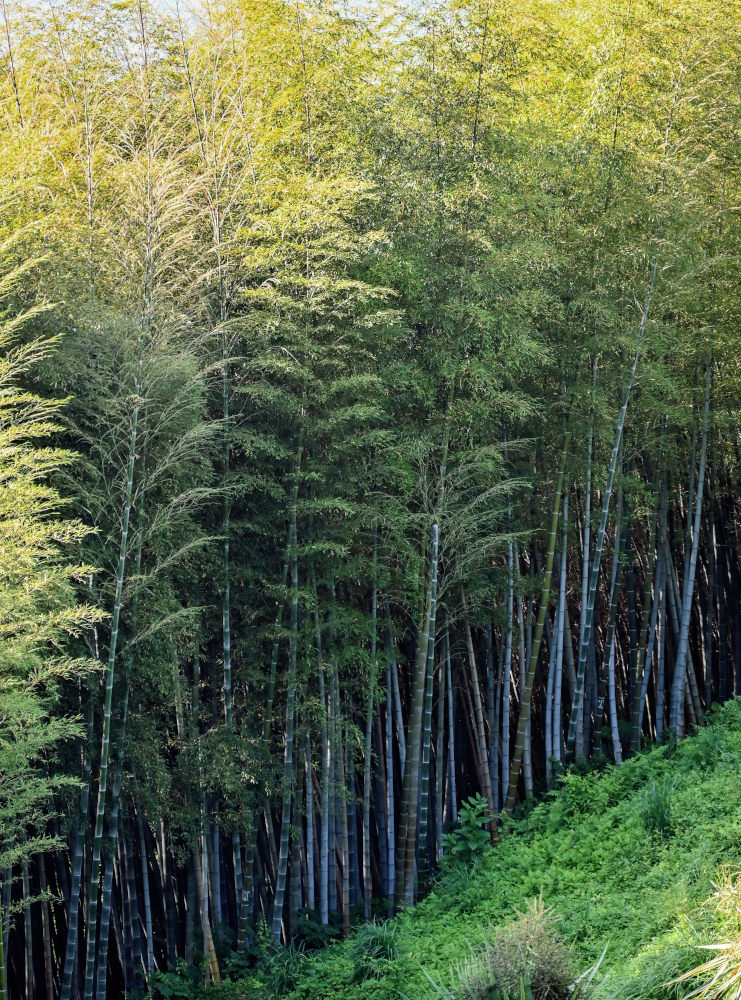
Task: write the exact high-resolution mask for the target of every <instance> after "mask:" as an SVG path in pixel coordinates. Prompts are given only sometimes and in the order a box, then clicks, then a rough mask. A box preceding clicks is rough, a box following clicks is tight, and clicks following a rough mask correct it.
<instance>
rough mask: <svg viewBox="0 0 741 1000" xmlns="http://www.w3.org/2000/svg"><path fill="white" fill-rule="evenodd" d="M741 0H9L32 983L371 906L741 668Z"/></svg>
mask: <svg viewBox="0 0 741 1000" xmlns="http://www.w3.org/2000/svg"><path fill="white" fill-rule="evenodd" d="M740 14H741V11H740V10H739V7H738V4H737V3H735V2H730V3H722V4H721V3H714V2H712V0H690V2H687V3H684V4H676V5H675V4H672V3H670V2H668V0H621V2H620V3H616V4H608V3H607V2H605V0H587V2H585V3H582V2H577V0H566V2H565V3H564V2H562V3H551V2H550V0H517V2H516V3H510V4H504V3H500V2H497V0H491V2H489V0H436V2H434V3H432V2H431V3H427V4H425V3H422V4H409V5H400V6H396V5H393V4H390V3H383V2H381V0H378V2H376V3H373V4H368V5H361V4H354V3H347V4H344V3H340V2H339V0H338V2H336V3H333V2H331V0H297V2H295V3H294V2H288V0H221V2H218V3H204V4H203V5H202V6H199V7H196V8H188V9H185V8H184V7H182V6H179V5H178V3H177V0H175V2H174V3H173V4H172V5H161V4H160V5H154V6H150V5H149V4H147V3H146V2H145V0H124V2H121V3H113V2H111V0H53V2H51V0H49V2H48V3H44V4H43V5H40V6H37V5H34V4H30V3H29V4H27V5H25V6H23V7H20V6H17V5H15V4H13V3H11V2H10V0H2V15H3V31H2V59H3V62H2V77H1V78H0V88H1V91H0V96H1V100H2V133H1V140H0V141H1V142H2V157H1V159H0V171H1V172H2V182H1V183H0V199H2V214H1V215H0V230H1V232H0V245H2V260H1V261H0V268H1V270H2V276H1V277H0V294H1V295H2V299H3V306H2V327H1V328H0V477H1V478H0V519H1V520H2V532H1V533H0V534H1V537H0V560H1V566H0V571H1V574H2V577H1V579H2V586H0V636H1V637H2V641H1V642H0V672H1V676H2V684H1V685H0V821H1V825H2V842H1V843H0V871H1V873H2V874H1V885H2V888H1V892H0V900H1V903H0V907H1V911H2V934H0V997H2V998H3V1000H5V998H7V997H16V998H26V1000H31V998H42V997H43V998H48V1000H51V998H56V997H61V998H62V1000H72V998H81V1000H93V998H97V1000H104V998H106V997H110V998H112V997H119V996H122V995H123V994H124V991H126V993H127V995H130V996H133V995H136V991H137V990H139V991H146V989H147V987H148V985H150V984H151V982H152V977H153V976H154V975H155V974H156V971H157V970H160V971H161V970H165V969H170V970H172V969H174V968H175V967H176V965H177V963H178V962H180V961H182V962H184V963H185V964H186V965H187V966H193V965H194V964H198V963H201V967H202V970H203V976H204V978H205V979H206V980H210V981H212V982H214V983H218V982H219V981H221V979H222V978H223V977H225V976H228V975H230V974H231V973H233V972H234V971H235V970H237V971H239V970H245V969H247V968H249V965H250V962H251V961H253V958H254V955H255V953H256V950H257V949H259V948H260V947H267V946H268V945H267V942H268V940H269V939H271V938H272V939H273V940H274V942H276V943H277V946H281V945H287V944H288V943H290V942H291V941H296V942H303V943H304V944H305V946H306V947H312V946H314V945H316V944H317V943H319V942H323V941H326V940H329V939H330V938H331V937H332V936H333V935H341V934H347V933H348V931H349V929H350V926H351V924H355V923H357V922H359V921H363V920H368V919H370V918H371V916H373V915H377V916H385V915H386V914H387V913H391V912H394V910H395V909H398V908H400V907H406V906H410V905H412V904H413V903H414V902H415V899H416V898H418V897H419V896H420V895H422V894H424V893H425V892H426V891H427V888H428V887H429V885H430V880H431V878H432V877H433V875H434V872H435V869H436V868H437V866H438V864H439V862H440V859H441V856H442V854H443V836H444V834H445V832H446V831H448V830H449V829H451V827H452V826H453V825H454V824H455V822H456V821H457V815H458V812H457V811H458V808H459V806H460V804H461V802H462V801H463V800H465V799H467V798H469V797H470V796H473V795H477V794H478V795H480V796H482V797H483V798H484V799H485V800H486V803H487V805H488V810H489V812H490V814H491V816H492V817H494V816H501V817H505V816H506V815H507V814H511V813H512V811H513V809H515V808H521V806H520V805H519V804H518V803H526V802H527V800H528V799H530V798H531V797H533V796H538V795H542V794H543V793H544V792H545V791H546V790H547V789H550V788H553V787H554V786H555V784H556V782H557V781H558V775H559V773H560V772H561V771H562V770H563V769H564V768H566V767H569V766H571V765H573V764H576V765H577V766H581V767H590V766H595V767H597V766H601V765H602V764H603V763H612V762H614V764H615V765H619V764H620V763H621V761H622V760H623V758H624V757H625V756H626V755H629V754H632V753H635V752H637V751H638V750H639V748H640V747H641V744H642V743H644V744H646V743H648V742H650V741H664V740H669V739H676V738H680V737H682V736H683V735H684V734H685V733H686V732H688V731H689V730H691V729H693V728H694V727H697V726H700V725H701V724H702V722H703V718H704V716H705V714H706V713H707V712H708V711H709V710H710V708H711V706H712V704H713V702H718V701H723V700H726V699H728V698H731V697H733V696H734V695H739V694H741V550H740V548H739V541H740V540H739V515H740V513H741V511H740V510H739V501H738V496H739V486H740V485H741V483H740V482H739V457H740V456H739V423H738V403H739V389H740V388H741V369H739V356H740V355H739V349H740V348H741V333H740V332H739V331H740V326H739V324H740V321H741V297H740V296H739V291H738V287H737V286H738V280H737V275H738V263H739V236H740V235H741V229H740V228H739V221H738V204H739V194H740V193H741V192H740V186H739V180H740V175H739V166H740V164H741V161H740V158H741V145H740V143H741V139H740V137H739V124H740V122H739V115H740V111H739V109H740V108H741V102H739V83H740V82H741V78H740V76H739V73H740V72H741V70H740V67H741V60H740V58H739V57H740V56H741V17H740V16H739V15H740ZM490 834H491V838H492V839H493V840H496V839H497V837H499V836H502V835H503V834H502V828H501V823H500V822H499V821H497V820H493V819H492V822H491V824H490Z"/></svg>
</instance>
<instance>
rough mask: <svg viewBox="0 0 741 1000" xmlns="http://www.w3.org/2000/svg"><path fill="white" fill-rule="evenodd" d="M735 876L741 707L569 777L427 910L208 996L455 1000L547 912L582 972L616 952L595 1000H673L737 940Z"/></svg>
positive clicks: (446, 881)
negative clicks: (489, 957)
mask: <svg viewBox="0 0 741 1000" xmlns="http://www.w3.org/2000/svg"><path fill="white" fill-rule="evenodd" d="M739 869H741V703H740V702H738V701H736V702H732V703H729V704H728V705H726V706H725V707H724V708H723V709H721V710H718V711H717V712H715V713H714V714H713V715H712V717H711V719H710V722H709V725H708V726H707V727H706V728H703V729H702V730H701V731H700V732H699V733H698V734H697V735H696V736H694V737H692V738H689V739H687V740H685V741H683V742H682V743H680V744H679V745H678V746H677V745H674V744H673V743H669V744H667V745H665V746H659V747H656V748H653V749H650V750H647V751H645V752H643V753H641V754H640V755H638V756H636V757H633V758H632V759H630V760H627V761H626V762H625V763H624V764H623V765H622V766H621V767H619V768H612V767H610V768H607V769H605V770H604V771H602V772H600V773H580V772H579V770H578V769H573V770H572V771H571V772H569V773H567V774H566V775H564V776H563V778H562V779H561V781H560V783H559V787H558V789H557V790H555V791H554V792H552V793H550V794H549V795H548V796H547V798H546V799H545V800H544V801H542V802H541V803H539V804H538V805H537V806H535V807H534V808H533V809H532V811H531V812H530V813H529V814H528V815H526V816H525V817H523V818H520V819H518V820H515V821H512V822H511V823H509V824H508V826H507V827H506V830H505V831H503V835H502V837H501V839H500V842H499V843H498V844H497V845H495V846H494V847H491V848H487V849H485V850H484V851H482V853H481V854H480V856H479V857H478V858H477V859H476V860H475V862H474V863H473V864H470V865H467V866H466V865H460V864H451V865H449V866H448V867H447V869H446V870H445V872H444V873H443V875H442V876H441V877H440V879H439V881H438V882H437V883H436V885H435V887H434V889H433V891H432V892H431V893H430V895H429V896H428V897H427V898H426V899H425V900H424V901H423V902H421V903H420V904H419V905H418V906H416V907H414V908H413V909H410V910H408V911H406V912H404V913H402V914H400V915H399V916H398V917H397V918H396V919H395V920H394V921H392V922H391V923H389V924H386V925H384V926H383V927H382V928H379V929H378V933H374V932H373V929H372V927H371V928H370V929H369V928H365V929H362V930H360V931H359V932H358V934H357V935H356V936H355V937H354V938H351V939H350V940H349V941H347V942H341V943H340V942H337V943H332V944H330V945H328V946H327V947H326V948H323V949H321V950H319V951H316V952H312V953H307V954H301V953H300V952H296V951H292V952H288V953H287V952H286V951H285V950H284V951H283V952H282V954H281V957H280V959H278V958H276V957H273V958H267V959H266V960H265V961H264V962H263V963H262V965H261V967H260V968H259V969H258V971H257V972H255V973H253V974H252V975H250V976H249V977H248V978H246V979H244V980H241V981H238V982H235V983H230V984H224V985H223V986H222V987H220V988H218V991H214V990H212V991H210V992H209V996H210V997H214V996H216V995H217V993H218V995H219V997H221V996H223V997H225V998H226V997H229V998H238V997H249V998H250V1000H252V998H255V1000H256V998H258V997H270V996H282V997H286V998H289V1000H335V998H336V1000H340V998H341V1000H397V998H409V1000H428V998H432V997H435V996H438V997H439V996H441V995H442V996H449V997H460V996H462V995H463V993H462V992H461V983H462V979H464V978H465V969H466V966H467V963H468V964H470V961H471V960H472V958H475V956H476V954H477V951H478V950H479V949H482V948H483V947H484V945H485V943H486V942H491V941H492V940H494V939H495V938H496V935H497V929H498V928H501V927H502V925H507V924H508V923H509V922H513V921H516V920H517V919H518V914H522V913H525V912H526V911H527V910H528V907H532V906H533V901H534V900H539V901H540V902H539V904H538V905H541V906H542V907H543V908H545V909H546V910H547V911H548V912H549V913H550V914H552V917H553V919H554V920H556V921H557V927H558V934H559V936H560V937H561V938H562V939H563V941H564V942H565V944H566V946H567V947H568V950H569V952H570V954H571V956H572V958H573V963H574V968H575V969H576V970H577V971H578V970H584V969H588V968H589V967H590V966H593V965H594V964H595V962H596V961H597V960H598V959H599V958H600V956H601V955H602V952H603V951H604V950H605V949H606V951H605V956H604V960H603V961H602V963H601V965H600V967H599V972H598V974H597V976H595V979H594V982H593V986H592V992H593V995H594V996H595V1000H607V998H610V1000H613V998H615V1000H623V998H624V1000H639V998H640V1000H668V998H670V997H676V996H683V995H685V994H686V993H687V992H688V991H689V990H690V989H691V988H692V983H691V982H690V983H689V984H688V983H687V982H683V983H681V984H675V985H673V986H667V985H666V984H667V982H668V981H669V980H671V979H673V978H675V977H677V976H679V975H681V974H683V973H685V972H686V971H687V970H689V969H691V968H693V967H694V966H696V965H698V964H699V963H700V962H701V961H703V960H704V958H707V956H708V952H706V951H705V952H703V951H701V950H700V947H699V946H700V945H701V944H702V943H707V942H713V941H720V940H725V939H726V938H727V937H729V935H730V936H732V935H733V934H735V933H737V932H738V931H739V930H740V929H741V917H739V913H738V909H737V908H736V909H734V907H730V908H729V907H727V906H726V907H725V909H723V908H719V907H718V906H715V905H714V903H713V900H714V899H715V898H716V896H717V887H718V886H719V885H725V886H726V887H727V886H728V885H729V884H731V885H733V873H734V872H735V871H737V870H739ZM729 913H730V916H729ZM734 921H735V924H734ZM731 924H733V925H734V926H730V925H731ZM168 979H169V982H170V985H168V983H167V982H165V981H163V983H162V984H161V987H158V988H160V989H162V993H161V994H160V995H161V996H163V997H164V996H177V995H184V994H178V993H176V992H169V991H171V990H172V988H173V983H172V977H168ZM222 991H223V992H222ZM155 995H157V994H155Z"/></svg>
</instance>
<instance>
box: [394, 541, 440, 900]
mask: <svg viewBox="0 0 741 1000" xmlns="http://www.w3.org/2000/svg"><path fill="white" fill-rule="evenodd" d="M437 555H438V526H437V524H433V526H432V548H431V554H430V571H429V583H428V585H427V588H426V590H427V594H426V600H425V605H426V606H425V615H424V619H423V629H422V634H421V636H420V640H419V643H418V646H417V656H416V663H415V678H414V691H413V696H412V710H411V714H410V720H409V745H408V747H407V759H406V768H405V771H404V783H403V787H402V801H401V815H400V821H399V840H398V845H399V863H398V866H397V872H396V887H395V895H396V898H397V902H399V901H403V902H404V904H405V905H406V906H411V905H412V903H413V902H414V875H415V862H416V850H415V848H416V842H417V808H418V793H419V778H420V759H421V750H422V716H423V711H424V696H425V689H426V680H427V657H428V644H429V638H430V634H433V635H434V628H435V614H436V609H437Z"/></svg>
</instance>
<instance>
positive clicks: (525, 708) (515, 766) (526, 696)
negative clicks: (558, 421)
mask: <svg viewBox="0 0 741 1000" xmlns="http://www.w3.org/2000/svg"><path fill="white" fill-rule="evenodd" d="M569 437H570V435H569V432H568V431H567V432H566V433H565V434H564V437H563V445H562V446H561V460H560V463H559V471H558V477H557V479H556V492H555V499H554V501H553V515H552V517H551V532H550V535H549V538H548V550H547V555H546V564H545V572H544V575H543V586H542V589H541V592H540V606H539V608H538V620H537V623H536V626H535V636H534V639H533V645H532V649H531V651H530V662H529V664H528V668H527V674H526V676H525V684H524V687H523V690H522V696H521V699H520V717H519V720H518V723H517V735H516V737H515V748H514V752H513V754H512V763H511V764H510V769H509V785H508V788H507V798H506V800H505V803H504V810H505V812H506V813H507V815H508V816H511V815H512V810H513V809H514V807H515V799H516V797H517V784H518V781H519V777H520V764H521V763H522V754H523V751H524V749H525V738H526V735H527V722H528V718H529V716H530V700H531V697H532V692H533V683H534V681H535V671H536V668H537V666H538V658H539V656H540V644H541V641H542V639H543V626H544V624H545V616H546V612H547V610H548V601H549V598H550V592H551V575H552V573H553V558H554V554H555V551H556V534H557V532H558V521H559V517H560V514H561V494H562V491H563V481H564V475H565V472H566V456H567V454H568V448H569Z"/></svg>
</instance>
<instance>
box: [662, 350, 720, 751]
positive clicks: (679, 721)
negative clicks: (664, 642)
mask: <svg viewBox="0 0 741 1000" xmlns="http://www.w3.org/2000/svg"><path fill="white" fill-rule="evenodd" d="M711 372H712V362H711V355H710V352H708V355H707V359H706V362H705V401H704V404H703V414H702V443H701V445H700V466H699V469H698V472H697V497H696V498H695V508H694V537H693V539H692V550H691V553H690V560H689V568H688V572H687V578H686V584H685V591H684V594H683V595H682V620H681V626H680V633H679V645H678V648H677V658H676V664H675V667H674V680H673V682H672V697H671V713H670V716H669V725H670V727H671V728H672V729H673V730H674V732H675V733H676V735H677V736H682V735H684V714H683V713H682V712H681V711H680V709H681V705H682V695H683V692H684V684H685V677H686V675H687V660H688V656H687V654H688V649H689V635H690V618H691V615H692V595H693V593H694V589H695V573H696V571H697V551H698V548H699V544H700V519H701V517H702V494H703V489H704V486H705V464H706V458H707V450H708V420H709V413H710V378H711Z"/></svg>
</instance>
